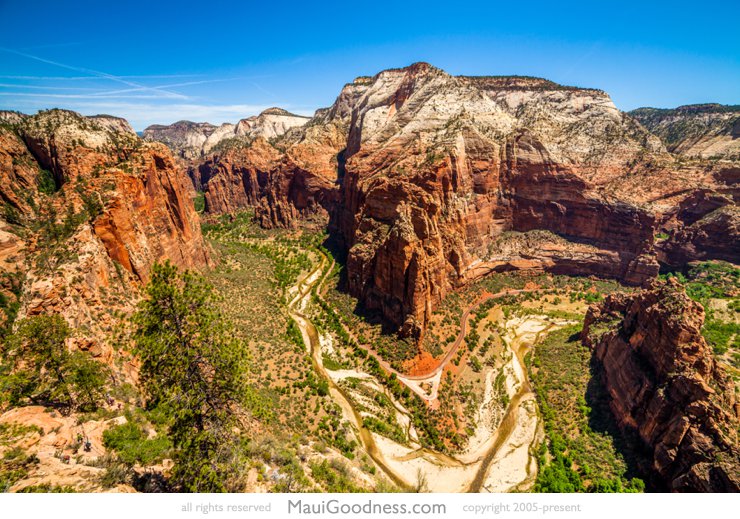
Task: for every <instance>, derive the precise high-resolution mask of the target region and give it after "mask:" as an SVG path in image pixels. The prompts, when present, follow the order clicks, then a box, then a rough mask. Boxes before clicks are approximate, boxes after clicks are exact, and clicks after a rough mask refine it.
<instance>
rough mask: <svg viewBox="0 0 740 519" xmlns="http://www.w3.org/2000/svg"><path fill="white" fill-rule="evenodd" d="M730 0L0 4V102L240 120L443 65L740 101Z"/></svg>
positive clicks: (645, 93) (636, 92) (737, 15)
mask: <svg viewBox="0 0 740 519" xmlns="http://www.w3.org/2000/svg"><path fill="white" fill-rule="evenodd" d="M738 20H740V2H738V1H737V0H730V1H724V2H716V1H712V0H705V1H703V2H692V3H688V2H680V1H678V2H676V1H674V2H663V1H658V2H648V1H641V2H634V1H631V0H624V1H622V2H606V1H601V2H600V1H598V0H591V1H589V2H569V1H565V0H563V1H557V2H556V1H550V2H539V1H537V0H529V1H527V2H514V1H511V0H509V1H507V2H498V1H495V0H488V1H481V2H478V1H473V2H466V1H450V0H448V1H446V2H436V1H431V0H430V1H427V2H416V1H403V0H396V1H394V2H385V1H375V2H353V1H345V2H322V1H320V0H319V1H316V2H295V3H294V2H277V1H265V0H263V1H261V2H252V1H243V2H222V1H218V0H211V1H208V2H203V1H201V2H185V1H181V2H155V1H152V2H139V1H126V2H102V1H98V2H74V1H65V2H60V1H59V0H57V1H53V2H46V1H34V2H29V1H28V0H26V1H23V2H22V1H16V0H0V21H2V27H3V30H2V31H1V32H0V109H15V110H20V111H23V112H26V113H33V112H35V111H36V110H38V109H41V108H50V107H63V108H69V109H73V110H77V111H80V112H82V113H85V114H95V113H110V114H113V115H119V116H122V117H126V118H127V119H129V120H130V121H131V123H132V124H133V125H134V127H135V128H137V129H143V128H144V127H145V126H147V125H149V124H152V123H155V122H157V123H172V122H174V121H177V120H180V119H190V120H196V121H204V120H207V121H210V122H216V123H219V122H223V121H236V120H238V119H240V118H242V117H246V116H249V115H253V114H255V113H258V112H259V111H261V110H262V109H264V108H266V107H269V106H282V107H284V108H286V109H288V110H291V111H293V112H296V113H301V114H311V113H313V111H314V110H315V109H316V108H319V107H323V106H328V105H330V104H331V103H332V102H333V101H334V98H335V97H336V96H337V94H338V93H339V90H340V89H341V87H342V85H344V84H345V83H347V82H349V81H351V80H352V79H353V78H354V77H356V76H358V75H373V74H375V73H377V72H378V71H380V70H382V69H385V68H390V67H399V66H404V65H408V64H410V63H413V62H415V61H428V62H430V63H432V64H433V65H435V66H438V67H440V68H442V69H444V70H446V71H447V72H449V73H451V74H468V75H502V74H521V75H531V76H541V77H546V78H548V79H551V80H553V81H557V82H559V83H565V84H571V85H578V86H589V87H596V88H602V89H604V90H606V91H607V92H609V93H610V94H611V96H612V98H613V100H614V102H615V103H616V105H617V106H618V107H619V108H621V109H623V110H630V109H633V108H636V107H639V106H658V107H673V106H678V105H681V104H689V103H700V102H720V103H724V104H738V103H740V22H739V21H738Z"/></svg>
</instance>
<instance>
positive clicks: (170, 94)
mask: <svg viewBox="0 0 740 519" xmlns="http://www.w3.org/2000/svg"><path fill="white" fill-rule="evenodd" d="M0 51H4V52H8V53H10V54H16V55H18V56H23V57H24V58H28V59H32V60H35V61H40V62H41V63H46V64H48V65H54V66H56V67H61V68H65V69H68V70H74V71H76V72H82V73H85V74H90V75H93V76H98V77H103V78H106V79H110V80H111V81H115V82H117V83H122V84H124V85H128V86H130V87H139V88H143V89H145V90H149V91H152V92H157V93H159V94H161V96H162V97H169V98H175V99H184V100H187V99H189V97H188V96H186V95H183V94H179V93H177V92H172V91H170V90H164V89H161V88H157V87H147V86H145V85H142V84H140V83H135V82H133V81H129V80H127V79H123V78H122V77H119V76H114V75H113V74H108V73H107V72H101V71H99V70H93V69H89V68H84V67H75V66H72V65H67V64H65V63H60V62H58V61H52V60H50V59H46V58H42V57H40V56H34V55H33V54H28V53H26V52H21V51H18V50H14V49H8V48H5V47H0Z"/></svg>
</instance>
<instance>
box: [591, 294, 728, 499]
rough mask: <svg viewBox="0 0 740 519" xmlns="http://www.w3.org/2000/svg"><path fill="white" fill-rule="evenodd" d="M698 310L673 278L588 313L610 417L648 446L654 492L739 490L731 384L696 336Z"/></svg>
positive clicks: (611, 299)
mask: <svg viewBox="0 0 740 519" xmlns="http://www.w3.org/2000/svg"><path fill="white" fill-rule="evenodd" d="M703 322H704V310H703V308H702V307H701V305H700V304H698V303H696V302H694V301H692V300H691V299H689V297H688V296H687V295H686V293H685V291H684V289H683V287H682V286H681V285H680V284H679V283H678V282H677V281H675V280H670V281H669V282H667V283H665V282H658V283H656V284H655V286H653V287H652V288H650V289H649V290H644V291H642V292H640V293H637V294H634V295H625V294H617V295H612V296H608V297H607V298H606V299H605V301H604V302H603V303H601V304H599V305H597V306H593V307H591V308H590V309H589V312H588V314H587V315H586V320H585V325H584V328H583V332H582V338H583V341H584V343H585V344H587V345H588V346H589V347H591V348H592V349H593V353H594V359H595V360H596V362H597V364H598V366H599V367H600V370H599V371H600V376H601V378H602V379H603V382H604V384H605V386H606V389H607V391H608V393H609V396H610V399H611V400H610V406H611V409H612V412H613V414H614V416H615V418H616V419H617V422H618V424H619V426H620V427H621V428H622V429H626V430H630V431H634V432H636V433H637V435H638V436H639V438H640V439H641V440H642V442H643V443H644V444H645V445H646V446H647V447H648V450H649V452H648V455H647V459H648V462H647V467H644V469H647V470H648V471H649V472H652V473H653V474H654V476H655V479H656V483H657V484H658V485H659V488H661V487H662V488H666V489H667V490H671V491H679V492H681V491H683V492H686V491H691V492H697V491H698V492H740V450H738V437H737V435H738V417H739V416H740V404H739V403H738V402H737V401H736V393H735V386H734V384H733V382H732V380H731V379H730V378H729V377H728V376H727V374H726V373H725V372H724V369H723V368H722V366H721V365H720V364H718V363H717V361H716V360H715V359H714V354H713V352H712V349H711V347H709V346H708V345H707V343H706V341H705V340H704V338H703V337H702V335H701V326H702V324H703Z"/></svg>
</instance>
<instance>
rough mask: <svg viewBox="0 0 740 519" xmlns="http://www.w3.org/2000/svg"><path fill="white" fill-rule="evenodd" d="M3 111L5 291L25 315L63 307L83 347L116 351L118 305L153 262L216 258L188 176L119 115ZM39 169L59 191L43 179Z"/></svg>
mask: <svg viewBox="0 0 740 519" xmlns="http://www.w3.org/2000/svg"><path fill="white" fill-rule="evenodd" d="M2 120H3V122H4V123H5V125H4V126H0V199H2V201H3V202H4V204H3V206H4V211H3V212H4V214H3V217H4V218H3V220H2V229H0V260H1V261H2V265H1V266H2V270H3V273H4V275H3V278H2V280H3V287H2V288H3V291H4V292H5V293H6V295H10V294H11V293H15V294H17V297H18V299H19V302H20V310H19V312H18V317H19V318H22V317H25V316H31V315H37V314H42V313H50V314H61V315H62V316H63V317H64V318H65V319H66V320H67V321H68V322H69V324H70V325H71V326H72V327H73V329H75V332H76V333H75V339H74V340H73V341H74V342H75V343H76V344H77V346H78V347H79V348H80V349H85V350H90V351H91V352H92V353H93V354H94V355H95V356H97V357H100V356H102V357H103V359H101V360H104V361H110V356H111V355H112V350H111V344H110V341H111V340H112V337H111V333H110V332H111V329H112V327H113V326H114V325H115V324H116V322H117V318H116V311H117V310H130V309H131V307H132V304H133V302H135V300H136V298H137V295H136V294H137V290H138V288H139V287H141V286H142V285H143V283H145V282H146V281H147V279H148V277H149V273H150V270H151V267H152V265H153V264H154V263H155V262H157V261H159V262H162V261H166V260H169V261H171V262H173V263H174V264H176V265H178V266H180V267H183V268H199V267H203V266H205V265H207V264H208V263H209V261H210V258H209V252H208V249H207V247H206V245H205V242H204V240H203V237H202V235H201V232H200V221H199V218H198V215H197V213H196V212H195V209H194V206H193V201H192V196H191V192H192V187H191V186H189V185H188V184H189V180H188V179H187V177H186V176H185V175H184V174H183V173H182V172H181V171H180V170H179V169H178V168H177V167H176V164H175V161H174V160H173V158H172V154H171V152H170V150H169V149H167V147H166V146H164V145H162V144H158V143H146V142H144V141H142V140H141V139H140V138H139V137H138V136H137V135H136V134H135V133H134V131H133V130H132V129H131V127H130V126H129V125H128V123H127V122H126V121H124V120H123V119H119V118H115V117H109V116H96V117H83V116H81V115H79V114H76V113H74V112H69V111H65V110H49V111H45V112H40V113H39V114H38V115H35V116H32V117H28V116H20V115H18V114H16V115H15V116H13V115H12V114H8V113H5V114H3V117H2ZM43 176H45V180H46V182H47V187H46V190H47V192H53V191H55V192H56V194H55V196H53V197H52V196H49V195H48V194H45V193H44V192H43V191H44V190H43V189H41V188H39V185H40V182H41V181H42V180H41V179H42V177H43ZM85 210H86V211H85ZM81 215H84V216H81ZM73 216H74V217H73ZM65 222H74V223H71V224H69V225H68V227H70V229H69V230H68V231H67V232H68V233H69V235H68V236H63V237H62V238H61V239H55V238H54V236H53V233H52V232H51V231H50V229H51V228H52V227H51V226H52V224H54V223H56V224H57V225H59V226H64V225H65ZM11 224H13V225H11ZM57 231H58V229H57V230H56V231H55V232H57ZM11 273H17V275H15V276H11V275H6V274H11ZM13 283H15V284H16V286H15V287H12V286H9V285H12V284H13ZM11 289H12V290H11Z"/></svg>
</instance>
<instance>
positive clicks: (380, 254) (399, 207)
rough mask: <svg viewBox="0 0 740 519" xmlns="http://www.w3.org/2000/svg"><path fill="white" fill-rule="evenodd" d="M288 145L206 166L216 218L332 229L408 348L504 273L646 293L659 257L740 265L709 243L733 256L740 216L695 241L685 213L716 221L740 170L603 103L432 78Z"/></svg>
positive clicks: (336, 112)
mask: <svg viewBox="0 0 740 519" xmlns="http://www.w3.org/2000/svg"><path fill="white" fill-rule="evenodd" d="M272 145H273V146H272V147H273V148H274V150H270V149H269V147H268V146H267V145H265V143H260V144H259V146H258V147H253V148H254V149H253V150H252V151H247V152H245V151H241V152H239V153H238V154H237V153H231V154H230V155H228V156H226V154H223V155H222V156H220V157H215V158H213V159H212V160H210V161H208V162H207V163H206V165H205V166H204V167H203V168H201V170H200V171H201V173H200V176H201V178H206V177H207V181H204V182H203V189H204V191H205V193H206V199H207V200H209V199H210V200H213V202H211V203H210V204H209V206H208V207H209V210H212V211H215V212H221V211H227V210H233V208H235V207H242V206H244V205H255V206H256V213H257V217H258V219H259V220H260V221H261V222H262V224H263V225H267V226H270V225H280V226H289V225H294V224H295V223H296V221H297V220H296V219H297V218H305V217H310V218H318V219H323V220H325V221H326V220H329V228H330V230H331V231H332V232H333V233H334V235H335V236H337V237H338V238H340V241H342V242H343V243H344V246H345V247H346V249H347V251H348V262H347V271H348V277H349V289H350V291H351V292H352V293H353V294H354V295H356V296H358V297H360V298H361V299H362V300H363V301H364V302H365V304H366V305H367V306H368V307H370V308H376V309H378V310H380V311H381V312H382V313H383V314H384V315H385V317H386V318H387V319H389V320H390V321H391V322H393V323H396V324H397V325H399V326H400V327H401V328H402V329H403V330H404V331H405V332H406V333H412V334H418V333H420V332H421V331H422V330H423V328H424V325H425V323H426V320H427V319H428V317H429V315H430V312H431V311H432V308H433V307H434V306H435V305H436V304H437V303H438V302H439V301H440V300H441V299H442V298H443V297H444V295H445V294H446V293H447V292H449V290H451V289H454V288H455V287H458V286H460V285H462V284H464V283H467V282H469V281H470V280H472V279H476V278H477V277H480V276H482V275H485V274H486V273H488V272H491V271H495V270H506V269H517V268H526V269H535V270H546V271H550V272H556V273H566V274H594V275H600V276H608V277H615V278H618V279H620V280H623V281H625V282H627V283H632V284H641V283H643V282H645V281H647V280H649V279H651V278H652V277H654V276H655V274H656V273H657V272H658V268H659V263H658V259H660V260H662V261H664V262H666V263H669V264H676V263H678V264H681V263H682V262H685V261H689V260H691V259H700V258H702V259H704V258H711V257H722V258H724V259H727V258H728V257H729V256H731V254H730V253H729V252H722V250H720V249H722V248H723V247H725V248H727V246H726V245H717V246H715V247H714V248H713V247H710V246H707V244H705V243H704V241H707V240H705V238H704V236H705V235H706V229H704V227H707V226H711V227H712V232H715V231H716V232H717V233H719V235H720V236H722V238H717V237H715V236H712V237H710V238H709V239H708V240H709V241H712V242H713V243H716V244H720V243H722V242H724V243H725V244H727V243H730V244H731V243H733V242H732V236H733V234H732V233H733V232H734V231H733V229H735V227H733V226H734V225H735V224H734V223H733V222H735V217H734V216H732V214H731V215H730V216H729V217H727V216H722V215H719V214H717V215H714V216H712V217H711V218H709V220H710V221H706V222H703V223H700V224H698V225H699V226H704V227H702V229H696V230H690V229H688V227H690V226H692V225H695V224H696V223H697V222H696V221H694V222H691V223H689V221H688V220H686V219H682V216H681V215H682V214H684V213H686V212H687V211H688V212H692V211H693V212H702V211H704V208H703V206H702V202H701V200H700V199H699V198H697V197H696V196H693V197H692V193H695V192H696V191H697V190H699V189H702V190H704V191H705V192H706V193H707V194H708V196H710V197H715V196H724V197H726V196H727V195H728V193H730V191H732V190H734V189H735V187H734V186H735V184H736V181H737V180H736V179H734V177H733V178H732V179H731V180H727V179H728V178H730V177H732V175H728V174H727V171H729V169H728V168H730V169H731V168H732V167H733V166H732V164H730V165H728V164H726V163H716V164H708V163H707V164H704V163H700V162H696V161H694V162H680V161H677V160H676V159H675V158H674V156H672V155H671V154H670V153H668V152H667V151H666V149H665V147H664V146H663V144H662V143H661V142H660V140H659V139H658V138H657V137H655V136H654V135H652V134H650V133H649V132H648V131H646V130H645V129H644V128H643V127H642V126H641V125H640V124H638V123H637V122H636V121H635V120H634V119H633V118H631V117H629V116H628V115H626V114H623V113H621V112H620V111H619V110H617V109H616V107H615V106H614V104H613V103H612V102H611V100H610V99H609V96H608V95H607V94H606V93H604V92H602V91H599V90H594V89H584V88H574V87H565V86H561V85H557V84H555V83H552V82H550V81H546V80H543V79H538V78H528V77H453V76H450V75H449V74H446V73H445V72H444V71H442V70H439V69H436V68H434V67H432V66H430V65H428V64H426V63H417V64H414V65H412V66H410V67H406V68H404V69H395V70H387V71H383V72H381V73H379V74H378V75H376V76H374V77H372V78H369V77H361V78H357V79H356V80H355V81H354V82H353V83H351V84H348V85H346V86H345V87H344V89H343V90H342V92H341V94H340V95H339V97H338V98H337V100H336V102H335V103H334V105H332V107H330V108H329V109H325V110H319V111H318V112H317V113H316V115H315V116H314V118H313V119H312V120H311V121H310V122H309V123H308V124H306V125H305V126H302V127H300V128H294V129H293V130H291V131H289V132H287V133H286V134H285V135H284V136H282V137H281V138H279V139H276V140H273V141H272ZM246 147H247V148H249V145H248V144H247V145H246ZM255 177H256V178H258V179H259V178H261V179H263V180H262V181H261V182H257V183H255V182H254V181H253V178H255ZM247 178H248V179H249V180H248V181H245V179H247ZM723 179H724V180H723ZM255 186H258V188H256V187H255ZM216 200H218V202H216ZM227 200H232V201H233V203H230V202H227ZM728 200H730V204H729V205H730V206H731V209H725V211H733V210H734V209H733V208H734V207H735V205H734V201H733V200H732V197H731V196H730V198H729V199H728ZM723 214H724V213H723ZM707 215H708V213H704V216H707ZM664 231H670V236H671V238H670V240H668V241H667V242H665V243H664V244H663V245H664V247H663V249H661V250H660V251H658V250H657V249H656V248H655V235H656V234H657V233H659V232H664ZM521 233H524V238H523V239H520V238H519V236H520V235H521ZM530 233H535V234H534V235H531V236H530V235H529V234H530ZM703 240H704V241H703ZM533 242H536V245H537V247H536V248H537V250H536V251H535V252H533V251H532V243H533ZM729 247H732V245H730V246H729ZM658 252H660V255H659V254H658ZM728 255H729V256H728Z"/></svg>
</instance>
